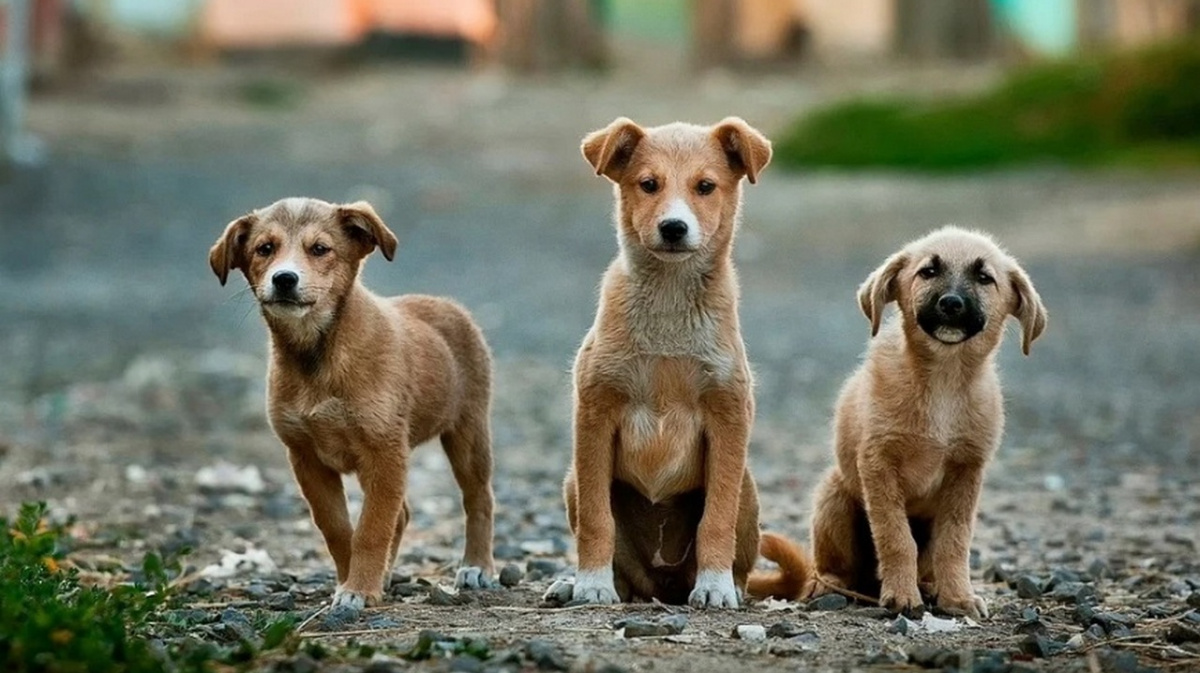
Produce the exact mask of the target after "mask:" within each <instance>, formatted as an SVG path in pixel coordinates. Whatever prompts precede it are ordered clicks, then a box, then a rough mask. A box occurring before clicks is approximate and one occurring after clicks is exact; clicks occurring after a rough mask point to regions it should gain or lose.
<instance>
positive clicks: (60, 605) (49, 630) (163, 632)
mask: <svg viewBox="0 0 1200 673" xmlns="http://www.w3.org/2000/svg"><path fill="white" fill-rule="evenodd" d="M69 543H70V538H69V537H68V536H67V534H66V527H65V526H63V525H52V524H48V523H47V519H46V508H45V506H44V505H41V504H27V505H25V506H23V507H22V508H21V510H20V513H19V514H18V515H17V517H16V518H15V519H14V520H12V521H9V520H8V519H5V518H2V517H0V670H3V671H6V672H9V673H27V672H28V673H34V672H37V673H42V672H45V673H75V672H78V673H157V672H159V671H178V672H181V673H190V672H193V671H196V672H199V671H211V670H215V668H216V667H217V666H218V665H231V664H244V663H246V662H250V661H253V660H254V659H255V658H256V657H258V656H259V655H260V654H261V653H263V652H265V651H267V650H270V649H272V648H277V647H280V646H283V645H288V646H289V647H293V648H294V647H295V646H296V640H295V639H294V638H293V637H292V633H293V630H294V629H293V623H292V620H291V619H282V620H273V621H266V620H262V624H261V627H260V629H259V634H258V636H257V637H255V638H254V639H253V641H245V640H244V641H242V642H240V643H235V644H232V645H217V644H214V643H208V642H204V641H202V640H199V639H196V638H192V637H189V636H188V629H189V628H191V627H192V626H193V625H192V624H191V623H190V622H189V621H188V619H187V618H186V617H181V616H180V615H181V614H182V613H186V611H180V610H173V609H172V608H174V607H176V606H177V605H176V604H177V603H178V599H177V598H176V596H175V595H174V593H173V591H172V590H171V588H170V578H171V577H172V576H173V575H174V576H177V575H178V573H179V570H180V568H179V565H178V562H177V561H164V560H163V559H162V558H161V557H159V556H158V555H156V554H148V555H146V556H145V558H144V560H143V562H142V567H141V571H142V572H141V576H142V579H140V580H139V581H138V582H136V583H130V584H126V585H122V586H118V587H116V588H114V589H102V588H99V587H93V586H85V585H83V584H82V583H81V582H80V579H79V573H78V571H76V570H75V569H73V568H72V567H71V565H70V564H68V563H65V562H64V558H65V554H66V551H67V546H68V544H69Z"/></svg>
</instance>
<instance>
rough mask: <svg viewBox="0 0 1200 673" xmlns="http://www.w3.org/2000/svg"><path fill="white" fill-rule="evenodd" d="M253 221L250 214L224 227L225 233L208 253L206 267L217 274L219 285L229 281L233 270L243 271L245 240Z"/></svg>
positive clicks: (244, 264)
mask: <svg viewBox="0 0 1200 673" xmlns="http://www.w3.org/2000/svg"><path fill="white" fill-rule="evenodd" d="M254 219H255V217H254V214H253V213H251V214H249V215H243V216H241V217H239V218H238V219H236V220H234V221H232V222H230V223H229V224H228V225H227V226H226V227H225V233H223V234H221V237H220V238H218V239H217V242H216V243H215V244H214V245H213V247H212V249H211V250H209V251H208V265H209V266H211V267H212V270H213V273H215V274H217V278H218V279H219V280H220V281H221V285H225V281H227V280H229V272H230V271H232V270H233V269H242V270H245V268H246V238H247V237H248V236H249V235H250V225H252V224H254Z"/></svg>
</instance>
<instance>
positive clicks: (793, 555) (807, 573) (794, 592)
mask: <svg viewBox="0 0 1200 673" xmlns="http://www.w3.org/2000/svg"><path fill="white" fill-rule="evenodd" d="M758 551H759V553H760V554H762V555H763V557H764V558H766V559H768V560H770V561H774V562H775V563H778V564H779V570H769V571H763V570H758V571H755V572H753V573H751V574H750V579H749V581H748V582H747V583H746V592H747V593H749V594H750V595H751V596H754V597H755V598H767V597H774V598H785V599H787V600H796V599H798V598H800V594H801V593H802V592H803V591H804V588H805V585H806V584H808V581H809V579H811V578H812V576H813V571H812V561H811V560H810V559H809V558H808V553H807V552H805V551H804V548H803V547H801V546H800V545H798V544H796V543H795V542H792V541H791V540H789V539H787V538H786V537H784V536H782V535H779V534H778V533H763V535H762V538H761V539H760V540H759V543H758Z"/></svg>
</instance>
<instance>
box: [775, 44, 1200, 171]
mask: <svg viewBox="0 0 1200 673" xmlns="http://www.w3.org/2000/svg"><path fill="white" fill-rule="evenodd" d="M776 152H777V154H776V156H777V158H778V159H779V161H780V163H781V164H783V165H785V166H792V167H800V166H832V167H840V168H863V167H890V168H903V169H914V170H927V171H949V170H961V169H969V168H980V167H991V166H1003V165H1011V164H1019V163H1035V162H1058V163H1069V164H1139V165H1200V39H1196V40H1191V41H1187V42H1183V43H1178V44H1171V45H1165V46H1160V47H1156V48H1153V49H1148V50H1145V51H1139V52H1132V53H1125V54H1118V55H1110V56H1103V57H1093V58H1089V59H1081V60H1076V61H1070V62H1060V63H1051V64H1044V65H1038V66H1033V67H1030V68H1028V69H1023V70H1021V71H1018V72H1016V73H1014V74H1013V75H1011V76H1010V77H1009V78H1008V79H1007V80H1006V81H1004V82H1003V83H1002V84H1000V85H999V86H997V87H996V88H994V89H993V90H990V91H987V92H985V93H982V94H979V95H977V96H973V97H968V98H961V99H956V100H950V101H940V102H917V101H913V100H905V99H886V100H884V99H880V100H855V101H849V102H845V103H841V104H837V105H834V106H832V107H829V108H825V109H822V110H818V111H817V112H815V113H813V114H810V115H807V116H805V117H804V118H802V119H800V120H799V121H798V122H797V123H796V124H795V125H794V126H793V127H792V128H791V129H789V130H788V132H787V133H786V134H785V135H784V137H783V138H782V140H781V141H779V142H778V143H777V144H776Z"/></svg>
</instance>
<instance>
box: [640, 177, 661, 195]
mask: <svg viewBox="0 0 1200 673" xmlns="http://www.w3.org/2000/svg"><path fill="white" fill-rule="evenodd" d="M638 186H639V187H641V188H642V191H643V192H646V193H647V194H653V193H654V192H657V191H658V180H655V179H654V178H646V179H645V180H642V181H641V182H639V183H638Z"/></svg>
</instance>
